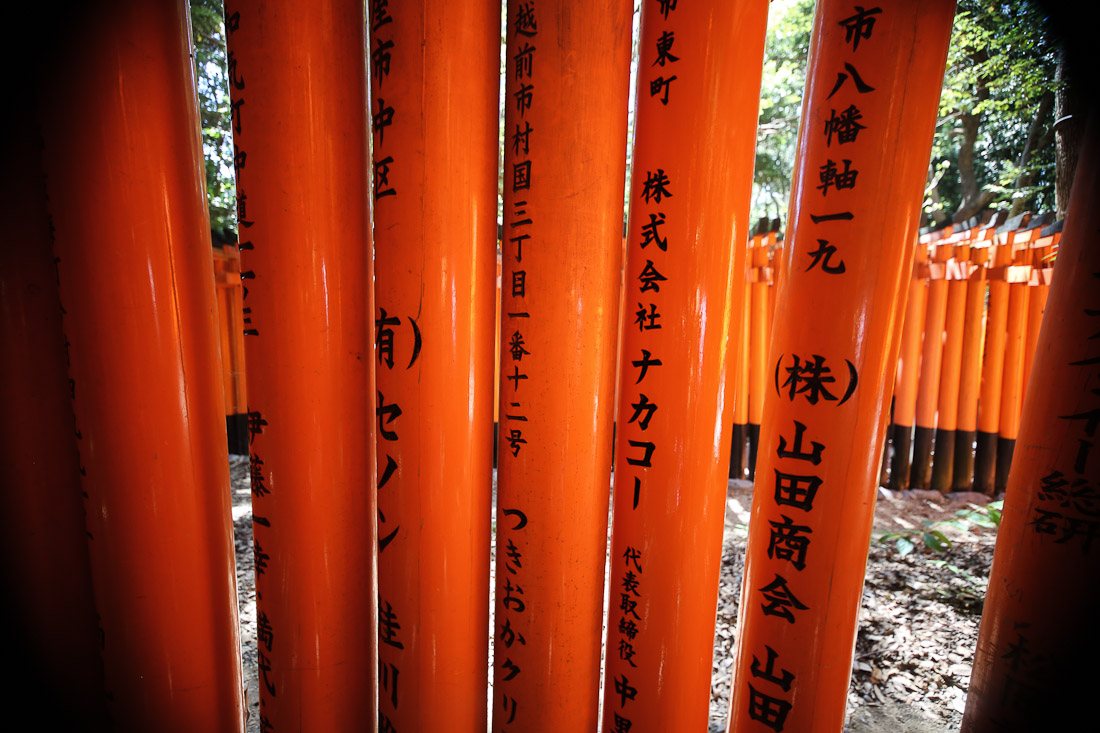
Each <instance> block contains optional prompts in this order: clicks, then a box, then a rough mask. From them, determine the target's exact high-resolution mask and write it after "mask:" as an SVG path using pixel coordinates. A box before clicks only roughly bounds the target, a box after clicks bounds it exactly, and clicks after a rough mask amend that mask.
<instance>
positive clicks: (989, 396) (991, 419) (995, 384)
mask: <svg viewBox="0 0 1100 733" xmlns="http://www.w3.org/2000/svg"><path fill="white" fill-rule="evenodd" d="M1011 264H1012V245H1011V243H1001V242H998V243H997V244H995V245H994V247H993V254H992V266H991V268H990V270H989V274H988V277H989V305H988V309H987V311H986V319H985V348H984V349H983V351H982V383H981V385H982V386H981V395H980V397H979V398H978V439H977V448H976V449H975V452H974V490H975V491H980V492H983V493H986V494H991V493H993V490H994V484H995V481H996V472H997V432H998V430H999V429H1000V425H1001V391H1002V390H1001V387H1002V385H1003V383H1004V366H1005V342H1006V338H1007V332H1008V279H1007V272H1008V267H1009V266H1010V265H1011Z"/></svg>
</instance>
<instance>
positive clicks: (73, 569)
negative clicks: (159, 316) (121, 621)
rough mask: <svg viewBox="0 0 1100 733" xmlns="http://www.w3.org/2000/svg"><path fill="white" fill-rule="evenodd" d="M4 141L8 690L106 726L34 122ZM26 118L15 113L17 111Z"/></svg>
mask: <svg viewBox="0 0 1100 733" xmlns="http://www.w3.org/2000/svg"><path fill="white" fill-rule="evenodd" d="M21 121H23V122H26V123H27V124H22V125H20V127H22V129H21V130H20V132H21V133H22V134H21V135H19V136H18V137H17V138H16V139H17V142H15V141H5V142H6V143H8V144H7V145H6V146H5V147H4V148H3V157H2V160H0V163H2V165H0V168H2V170H3V171H4V177H3V180H2V181H0V210H2V214H0V217H2V219H3V221H4V222H5V230H6V232H5V236H6V238H7V239H6V241H5V243H4V244H3V245H2V246H0V587H2V588H4V590H5V592H6V595H5V601H4V609H3V611H2V612H0V622H2V623H3V626H2V632H0V633H2V634H3V649H4V658H5V660H7V662H8V663H9V665H11V667H10V670H9V673H10V672H14V670H16V669H18V670H19V672H18V677H17V678H16V679H13V678H12V676H9V679H8V681H7V682H6V683H5V692H6V693H7V694H8V695H10V696H11V697H10V698H8V699H11V700H17V699H19V698H20V697H22V696H23V695H25V694H28V693H29V694H31V695H32V696H33V697H31V698H30V699H35V700H38V699H47V698H48V699H50V702H51V709H50V710H49V716H50V720H51V721H52V722H53V723H54V724H56V725H58V726H59V727H65V728H67V729H69V730H78V729H79V730H101V729H103V728H104V727H105V724H106V718H105V712H106V700H105V699H104V696H103V693H104V689H103V667H102V662H101V660H100V653H99V631H98V629H97V628H96V613H95V606H94V604H93V601H92V583H91V568H90V566H89V562H88V541H87V536H86V535H85V525H84V507H83V506H82V501H81V488H80V470H79V469H80V463H79V458H78V456H77V451H76V437H75V436H74V435H73V431H74V429H75V424H74V418H73V407H72V401H71V399H70V391H69V375H68V372H67V370H66V365H67V355H66V351H65V338H64V336H63V335H62V333H61V301H60V299H59V296H58V292H57V269H56V268H55V267H54V263H53V253H52V252H51V251H50V223H49V217H48V214H47V211H46V189H45V181H44V180H43V178H42V161H41V159H40V156H39V154H38V143H39V140H38V137H39V136H38V131H37V130H36V129H35V128H34V125H33V124H32V123H30V122H29V120H28V118H27V117H26V116H21ZM17 124H19V122H17Z"/></svg>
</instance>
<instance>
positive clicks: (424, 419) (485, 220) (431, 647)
mask: <svg viewBox="0 0 1100 733" xmlns="http://www.w3.org/2000/svg"><path fill="white" fill-rule="evenodd" d="M372 8H373V12H372V14H371V16H370V18H369V25H370V35H371V48H372V50H377V49H384V51H380V52H379V53H380V55H379V56H378V57H377V59H378V60H379V61H381V59H382V58H383V57H382V55H381V54H382V53H385V54H388V59H387V60H386V62H385V65H381V64H378V63H376V64H374V65H373V66H372V74H371V97H372V116H373V136H374V161H375V166H376V169H378V170H379V171H381V170H385V171H386V181H385V183H384V184H380V185H379V187H378V188H376V189H375V201H374V246H375V261H374V269H375V292H374V297H375V309H376V310H375V318H374V327H375V339H376V349H377V353H376V355H375V358H376V364H375V370H376V373H377V386H378V399H379V403H380V404H384V405H385V406H386V409H388V410H391V412H388V413H386V416H387V417H386V420H385V421H384V422H383V424H382V425H381V426H380V429H379V432H378V455H377V461H378V466H379V471H378V604H379V609H380V611H379V613H380V616H379V619H380V623H381V624H382V626H381V629H382V631H383V634H382V636H381V638H380V641H381V643H380V644H379V647H378V656H379V670H380V677H379V703H378V704H379V717H380V720H381V721H382V723H381V725H380V728H381V729H382V730H398V731H416V730H425V731H427V730H440V731H442V730H447V731H455V732H456V733H461V732H463V731H465V732H468V733H470V732H472V731H478V732H479V733H485V727H486V708H485V689H486V686H487V684H488V677H487V674H488V664H487V662H486V660H487V658H488V653H489V648H488V644H489V639H488V636H487V635H486V629H487V627H488V625H489V531H490V528H489V521H490V519H491V517H492V508H491V497H490V492H491V491H492V468H493V467H492V460H493V415H492V409H493V348H494V347H493V344H494V342H495V340H496V338H495V331H494V330H493V325H494V313H493V308H494V306H493V303H494V301H495V300H496V271H495V270H496V268H495V262H496V226H497V223H496V190H497V130H498V129H499V124H498V122H497V100H498V98H499V94H500V92H499V80H500V68H499V67H500V3H499V2H492V1H491V0H476V1H473V2H464V3H454V2H449V1H448V0H417V1H416V2H404V3H394V4H389V5H387V4H386V3H374V4H373V5H372ZM458 59H461V68H462V73H461V74H455V69H456V67H455V65H454V64H455V61H456V60H458ZM458 109H461V110H462V113H461V114H455V111H456V110H458Z"/></svg>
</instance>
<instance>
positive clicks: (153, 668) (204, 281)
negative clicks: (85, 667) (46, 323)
mask: <svg viewBox="0 0 1100 733" xmlns="http://www.w3.org/2000/svg"><path fill="white" fill-rule="evenodd" d="M61 25H62V26H63V28H62V29H56V30H57V32H58V35H57V37H59V38H64V39H65V43H64V48H59V49H58V50H57V53H55V54H50V55H49V61H48V64H49V69H48V71H47V72H46V74H45V77H44V81H43V84H44V86H43V88H42V100H43V112H42V116H43V140H44V154H43V156H44V166H45V170H46V177H47V190H48V194H49V208H50V215H51V218H52V222H53V227H54V233H55V239H54V253H55V255H56V257H57V263H58V272H59V274H60V291H61V300H62V303H63V305H64V308H65V316H64V319H63V326H64V329H65V335H66V337H67V339H68V342H69V356H70V366H69V376H70V378H71V380H72V381H71V382H70V389H71V391H70V394H71V395H73V396H74V401H73V407H74V412H75V414H76V431H77V433H76V434H77V439H78V451H79V456H80V473H81V476H82V485H83V488H84V491H85V492H86V493H87V499H86V508H87V528H88V537H89V548H90V557H91V566H92V578H93V588H94V595H95V603H96V608H97V610H98V612H99V616H100V625H101V628H102V647H103V660H104V667H105V675H106V685H107V691H108V693H109V697H108V699H109V713H110V715H111V718H112V721H111V722H112V725H113V727H114V729H116V730H135V731H136V730H142V731H144V730H157V731H181V732H184V731H186V732H191V731H199V730H201V731H241V730H243V728H244V706H243V682H242V678H241V657H240V638H239V634H238V629H237V596H236V578H235V574H234V561H233V533H232V525H231V509H230V492H229V469H228V455H227V452H226V443H225V432H224V425H225V411H224V404H225V403H224V401H223V398H222V385H221V379H220V373H219V370H220V365H219V360H218V358H217V354H218V345H217V321H216V315H215V304H214V271H213V266H212V264H211V257H210V227H209V220H208V218H207V211H206V201H205V197H204V195H203V175H202V171H203V167H202V150H201V147H200V142H199V122H198V108H197V104H196V99H195V87H194V82H193V73H194V72H193V67H192V65H191V58H190V39H189V33H188V28H189V26H188V17H187V3H185V2H183V1H182V0H179V1H177V2H170V3H147V2H143V1H142V0H118V1H116V2H111V3H109V4H107V5H96V6H95V8H94V11H90V12H76V13H74V14H72V15H69V16H67V17H66V19H65V21H64V22H62V23H61Z"/></svg>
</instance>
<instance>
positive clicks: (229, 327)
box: [214, 244, 248, 455]
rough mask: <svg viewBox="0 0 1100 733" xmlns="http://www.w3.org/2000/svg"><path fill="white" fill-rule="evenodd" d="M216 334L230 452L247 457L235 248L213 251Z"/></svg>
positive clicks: (238, 267)
mask: <svg viewBox="0 0 1100 733" xmlns="http://www.w3.org/2000/svg"><path fill="white" fill-rule="evenodd" d="M214 283H215V284H216V285H217V303H218V330H219V332H220V336H221V339H220V341H221V349H222V394H224V395H225V430H226V433H227V434H228V437H229V452H230V453H234V454H240V455H247V454H248V388H247V385H246V380H245V366H244V313H243V312H242V309H243V308H244V302H243V298H242V296H243V295H244V287H243V284H242V282H241V253H240V250H238V249H237V247H236V245H230V244H227V245H225V246H224V247H221V248H220V249H219V248H215V249H214Z"/></svg>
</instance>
